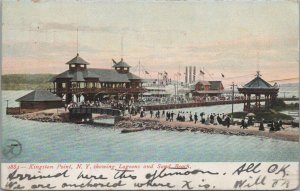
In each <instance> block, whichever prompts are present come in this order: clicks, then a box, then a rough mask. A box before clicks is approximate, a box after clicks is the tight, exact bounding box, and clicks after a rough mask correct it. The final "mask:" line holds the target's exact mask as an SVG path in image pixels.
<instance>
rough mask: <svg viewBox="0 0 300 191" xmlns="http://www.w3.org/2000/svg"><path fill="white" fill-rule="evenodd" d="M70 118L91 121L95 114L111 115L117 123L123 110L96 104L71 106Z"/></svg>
mask: <svg viewBox="0 0 300 191" xmlns="http://www.w3.org/2000/svg"><path fill="white" fill-rule="evenodd" d="M69 111H70V115H69V118H70V120H71V121H82V120H84V121H90V120H92V115H93V114H102V115H110V116H113V117H114V119H115V123H116V122H117V121H119V120H120V118H121V114H122V112H121V110H119V109H112V108H100V107H96V106H80V107H74V108H70V109H69Z"/></svg>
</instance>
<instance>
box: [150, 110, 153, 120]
mask: <svg viewBox="0 0 300 191" xmlns="http://www.w3.org/2000/svg"><path fill="white" fill-rule="evenodd" d="M150 116H151V118H152V116H153V111H152V109H150Z"/></svg>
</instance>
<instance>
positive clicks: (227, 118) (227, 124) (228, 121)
mask: <svg viewBox="0 0 300 191" xmlns="http://www.w3.org/2000/svg"><path fill="white" fill-rule="evenodd" d="M225 124H226V126H227V128H229V126H230V117H229V116H228V115H227V116H226V117H225Z"/></svg>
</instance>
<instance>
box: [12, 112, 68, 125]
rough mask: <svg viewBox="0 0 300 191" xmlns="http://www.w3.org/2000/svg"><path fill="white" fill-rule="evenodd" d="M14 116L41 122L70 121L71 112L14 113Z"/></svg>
mask: <svg viewBox="0 0 300 191" xmlns="http://www.w3.org/2000/svg"><path fill="white" fill-rule="evenodd" d="M13 117H15V118H17V119H22V120H32V121H39V122H52V123H53V122H60V123H61V122H70V121H69V113H46V112H35V113H27V114H22V115H13Z"/></svg>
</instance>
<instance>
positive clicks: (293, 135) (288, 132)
mask: <svg viewBox="0 0 300 191" xmlns="http://www.w3.org/2000/svg"><path fill="white" fill-rule="evenodd" d="M265 126H266V124H265ZM283 127H284V128H285V129H284V130H281V131H276V132H269V129H268V128H266V127H265V131H259V130H258V127H257V126H250V127H248V129H242V128H240V125H230V127H229V128H227V127H225V126H223V125H220V124H218V125H213V124H210V125H205V124H201V123H199V122H198V123H196V124H195V123H194V122H178V121H172V122H169V121H166V120H165V118H160V119H157V118H156V119H154V118H150V117H144V118H140V117H138V116H132V117H131V118H129V117H126V118H124V119H123V120H122V121H120V122H118V123H117V124H116V125H115V128H145V129H146V130H169V131H190V132H201V133H209V134H225V135H237V136H258V137H267V138H273V139H280V140H285V141H299V132H298V128H292V127H290V126H289V125H284V126H283Z"/></svg>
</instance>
